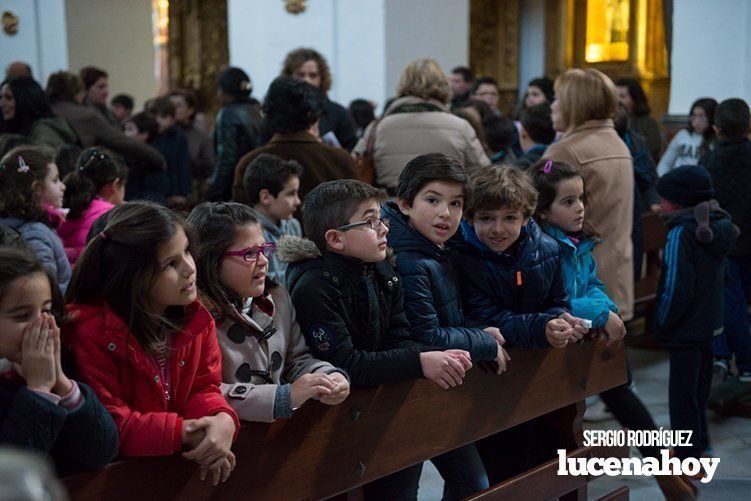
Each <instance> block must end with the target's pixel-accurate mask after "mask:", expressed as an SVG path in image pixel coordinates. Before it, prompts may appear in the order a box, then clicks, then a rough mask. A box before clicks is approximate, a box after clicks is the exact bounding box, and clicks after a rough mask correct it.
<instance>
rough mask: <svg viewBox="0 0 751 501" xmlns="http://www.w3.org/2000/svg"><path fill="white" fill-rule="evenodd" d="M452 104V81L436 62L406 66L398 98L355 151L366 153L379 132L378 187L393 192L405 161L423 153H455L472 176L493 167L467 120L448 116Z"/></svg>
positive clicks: (420, 61) (375, 151)
mask: <svg viewBox="0 0 751 501" xmlns="http://www.w3.org/2000/svg"><path fill="white" fill-rule="evenodd" d="M450 101H451V86H450V84H449V79H448V77H446V75H445V74H444V73H443V70H441V67H440V66H439V65H438V63H437V62H436V61H435V60H433V59H417V60H415V61H412V62H410V63H409V64H408V65H407V67H406V68H404V70H403V71H402V74H401V77H400V78H399V86H398V87H397V99H396V100H395V101H394V102H393V103H391V105H389V107H388V109H387V110H386V112H385V113H384V115H383V118H381V121H380V122H378V123H377V124H376V123H375V122H374V123H372V124H370V126H369V127H368V128H367V130H366V131H365V134H364V135H363V137H362V138H361V139H360V141H359V142H358V143H357V146H356V147H355V150H354V151H355V152H356V153H359V154H362V153H363V152H364V151H365V148H366V147H367V143H368V138H369V137H370V134H375V145H374V147H373V152H372V154H373V163H374V166H375V174H376V184H378V185H379V186H382V187H383V188H386V190H388V191H390V192H391V193H392V194H393V193H394V192H395V190H396V186H397V184H398V183H399V174H401V172H402V169H403V168H404V166H405V165H407V162H409V161H410V160H412V159H413V158H415V157H416V156H418V155H422V154H424V153H445V154H446V155H451V156H453V157H454V158H456V159H457V160H458V161H459V163H460V164H461V165H462V166H463V167H464V168H465V169H466V170H467V172H468V173H471V172H472V171H473V170H475V169H477V168H478V167H481V166H483V165H486V164H488V163H490V160H489V159H488V156H487V155H486V154H485V151H484V149H483V147H482V144H481V143H480V141H479V140H478V139H477V134H476V133H475V130H474V129H473V128H472V126H471V125H470V124H469V122H467V121H466V120H464V119H463V118H459V117H457V116H455V115H452V114H451V113H450V112H449V109H448V104H449V102H450ZM374 126H375V128H374Z"/></svg>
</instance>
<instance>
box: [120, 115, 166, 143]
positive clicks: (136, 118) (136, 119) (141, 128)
mask: <svg viewBox="0 0 751 501" xmlns="http://www.w3.org/2000/svg"><path fill="white" fill-rule="evenodd" d="M128 122H133V125H135V126H136V129H138V132H146V133H147V134H148V137H147V138H146V140H147V141H151V140H152V139H154V138H155V137H156V135H157V134H158V133H159V124H158V123H156V118H154V115H152V114H151V113H147V112H145V111H142V112H141V113H136V114H135V115H133V116H132V117H128V119H127V120H126V121H125V123H126V124H127V123H128Z"/></svg>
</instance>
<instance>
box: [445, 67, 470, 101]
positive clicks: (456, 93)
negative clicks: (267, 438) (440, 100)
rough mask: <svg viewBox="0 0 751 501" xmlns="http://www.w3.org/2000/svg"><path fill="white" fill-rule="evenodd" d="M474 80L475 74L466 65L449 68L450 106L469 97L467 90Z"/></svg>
mask: <svg viewBox="0 0 751 501" xmlns="http://www.w3.org/2000/svg"><path fill="white" fill-rule="evenodd" d="M474 82H475V75H474V73H472V70H470V69H469V68H467V67H466V66H457V67H456V68H454V69H453V70H451V74H450V75H449V83H450V84H451V107H452V108H455V107H457V106H459V105H460V104H462V103H463V102H465V101H466V100H468V99H469V91H470V90H471V89H472V84H473V83H474Z"/></svg>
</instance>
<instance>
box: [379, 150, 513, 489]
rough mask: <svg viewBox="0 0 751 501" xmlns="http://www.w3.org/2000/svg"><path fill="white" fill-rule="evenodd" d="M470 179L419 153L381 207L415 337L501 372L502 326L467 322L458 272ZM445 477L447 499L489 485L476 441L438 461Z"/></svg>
mask: <svg viewBox="0 0 751 501" xmlns="http://www.w3.org/2000/svg"><path fill="white" fill-rule="evenodd" d="M467 184H468V183H467V176H466V174H465V173H464V169H463V168H462V166H461V165H460V164H459V162H458V161H456V160H455V159H453V158H452V157H449V156H447V155H444V154H442V153H430V154H427V155H420V156H418V157H416V158H414V159H413V160H411V161H410V162H409V163H408V164H407V165H406V167H404V170H402V173H401V175H400V176H399V186H398V188H397V190H396V196H397V201H396V202H388V203H386V204H385V205H384V207H383V209H382V212H383V214H384V216H385V217H387V218H388V219H389V221H390V222H391V224H390V226H389V233H388V234H387V239H388V242H389V246H390V247H392V248H393V249H394V251H395V252H396V266H397V270H398V272H399V274H400V275H401V276H402V282H403V285H404V309H405V310H406V312H407V319H408V320H409V324H410V331H411V333H412V337H413V338H415V339H416V340H417V341H419V342H420V343H423V344H425V345H428V346H439V347H442V348H459V349H462V350H467V351H469V352H470V354H471V355H472V360H473V361H475V362H478V361H483V360H487V361H490V360H495V361H496V362H497V363H498V369H497V370H498V373H499V374H500V373H501V372H503V371H504V370H505V369H506V363H507V361H508V359H509V358H508V354H507V353H506V351H505V350H504V349H503V347H502V345H503V343H504V339H503V336H502V335H501V333H500V331H499V330H498V329H497V328H496V327H485V328H484V329H482V328H479V327H476V328H470V327H466V326H465V325H464V314H463V312H462V306H461V297H460V295H459V277H458V275H457V270H456V265H455V264H454V262H453V256H452V251H451V249H450V247H449V246H448V241H449V239H450V238H451V237H453V236H454V234H455V233H456V231H457V230H458V229H459V223H460V222H461V219H462V211H463V209H464V200H465V197H466V194H467V188H468V185H467ZM432 461H433V464H435V466H436V467H437V468H438V471H440V472H441V475H442V476H443V478H444V479H445V480H446V483H445V486H444V494H443V499H463V498H465V497H467V496H470V495H472V494H474V493H475V492H478V491H481V490H483V489H486V488H487V487H488V480H487V476H486V474H485V468H484V467H483V465H482V461H481V460H480V456H479V454H478V453H477V448H476V447H475V444H474V443H472V444H469V445H465V446H464V447H460V448H459V449H456V450H454V451H451V452H449V453H446V454H443V455H441V456H438V457H436V458H434V459H433V460H432Z"/></svg>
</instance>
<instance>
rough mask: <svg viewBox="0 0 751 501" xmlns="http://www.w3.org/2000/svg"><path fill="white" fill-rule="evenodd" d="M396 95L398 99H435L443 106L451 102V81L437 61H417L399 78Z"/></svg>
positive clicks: (405, 69) (411, 63)
mask: <svg viewBox="0 0 751 501" xmlns="http://www.w3.org/2000/svg"><path fill="white" fill-rule="evenodd" d="M396 93H397V96H398V97H404V96H415V97H419V98H422V99H435V100H437V101H440V102H442V103H443V104H448V103H449V101H451V85H450V84H449V79H448V77H447V76H446V74H445V73H444V72H443V70H442V69H441V67H440V66H439V65H438V63H437V62H436V61H435V59H415V60H414V61H411V62H410V63H409V64H407V67H406V68H404V69H403V70H402V74H401V76H400V77H399V85H398V86H397V88H396Z"/></svg>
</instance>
